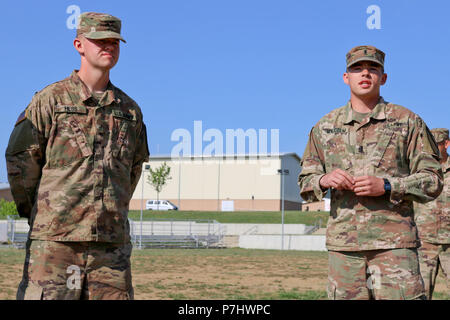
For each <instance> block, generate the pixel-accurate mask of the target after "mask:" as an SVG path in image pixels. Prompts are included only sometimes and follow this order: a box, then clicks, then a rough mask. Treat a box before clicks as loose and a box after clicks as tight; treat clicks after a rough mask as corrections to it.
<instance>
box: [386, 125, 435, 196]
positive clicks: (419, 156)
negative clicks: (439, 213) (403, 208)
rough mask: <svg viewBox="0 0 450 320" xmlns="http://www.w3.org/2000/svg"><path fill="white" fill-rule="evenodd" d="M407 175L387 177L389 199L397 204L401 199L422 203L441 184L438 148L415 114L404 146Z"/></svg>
mask: <svg viewBox="0 0 450 320" xmlns="http://www.w3.org/2000/svg"><path fill="white" fill-rule="evenodd" d="M407 158H408V163H409V169H410V175H409V176H407V177H404V178H398V177H392V178H389V181H390V183H391V188H392V190H391V197H390V200H391V202H392V203H394V204H398V203H400V202H402V201H403V200H411V201H417V202H420V203H425V202H428V201H432V200H434V199H435V198H437V197H438V196H439V194H440V193H441V191H442V188H443V175H442V168H441V165H440V164H439V149H438V147H437V144H436V142H435V140H434V138H433V135H432V134H431V132H430V130H429V129H428V128H427V126H426V124H425V123H424V122H423V120H422V119H420V118H419V117H416V119H415V121H414V124H413V128H412V130H411V134H410V139H409V145H408V149H407Z"/></svg>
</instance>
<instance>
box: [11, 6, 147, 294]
mask: <svg viewBox="0 0 450 320" xmlns="http://www.w3.org/2000/svg"><path fill="white" fill-rule="evenodd" d="M120 29H121V21H120V20H119V19H118V18H116V17H113V16H111V15H107V14H100V13H83V14H82V15H81V16H80V18H79V25H78V28H77V35H76V38H75V40H74V46H75V49H76V50H77V51H78V52H79V53H80V56H81V67H80V70H79V71H78V70H75V71H73V72H72V74H71V75H70V76H69V77H68V78H66V79H64V80H62V81H59V82H56V83H54V84H51V85H49V86H48V87H46V88H44V89H43V90H42V91H40V92H38V93H36V94H35V96H34V97H33V99H32V101H31V103H30V104H29V105H28V107H27V108H26V109H25V111H24V112H23V113H22V114H21V115H20V116H19V118H18V120H17V122H16V124H15V127H14V130H13V132H12V134H11V137H10V141H9V144H8V148H7V150H6V160H7V169H8V179H9V182H10V185H11V191H12V194H13V196H14V200H15V202H16V205H17V208H18V212H19V214H20V216H22V217H27V218H28V222H29V224H30V233H29V240H28V242H27V253H26V258H25V265H24V273H23V278H22V281H21V283H20V285H19V289H18V292H17V298H18V299H133V287H132V283H131V269H130V255H131V250H132V246H131V243H130V234H129V231H130V230H129V224H128V218H127V216H128V205H129V201H130V199H131V197H132V194H133V191H134V189H135V187H136V185H137V183H138V179H139V177H140V174H141V170H142V164H143V162H144V161H148V156H149V152H148V146H147V135H146V127H145V124H144V122H143V117H142V112H141V109H140V108H139V106H138V105H137V103H136V102H135V101H133V100H132V99H131V98H130V97H128V96H127V95H126V94H125V93H124V92H123V91H121V90H120V89H119V88H117V87H115V86H114V85H113V84H112V83H111V82H110V81H109V71H110V69H111V68H113V67H114V66H115V64H116V63H117V61H118V58H119V52H120V50H119V44H120V40H122V41H124V40H123V38H122V37H121V35H120ZM124 42H125V41H124Z"/></svg>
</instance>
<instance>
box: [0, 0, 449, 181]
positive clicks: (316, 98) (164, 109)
mask: <svg viewBox="0 0 450 320" xmlns="http://www.w3.org/2000/svg"><path fill="white" fill-rule="evenodd" d="M70 5H77V6H79V7H80V9H81V11H82V12H83V11H97V12H107V13H110V14H113V15H116V16H118V17H119V18H121V19H122V34H123V36H124V38H125V39H126V40H127V43H126V44H124V45H122V47H121V57H120V60H119V63H118V65H117V66H116V67H115V68H114V69H113V70H112V71H111V80H112V82H113V83H114V84H115V85H116V86H118V87H120V88H121V89H123V90H124V91H125V92H127V93H128V94H129V95H130V96H131V97H132V98H134V99H135V100H136V101H137V102H138V104H139V105H140V106H141V108H142V110H143V113H144V121H145V122H146V124H147V127H148V139H149V147H150V151H151V153H152V154H153V155H156V154H157V153H158V152H159V153H160V154H170V152H171V150H172V148H173V147H174V146H175V145H176V144H177V143H176V142H173V141H171V140H170V137H171V134H172V132H173V131H174V130H176V129H179V128H184V129H187V130H189V131H190V132H191V133H193V131H194V121H195V120H200V121H202V124H203V130H206V129H209V128H215V129H219V130H220V131H221V132H222V133H223V135H224V136H225V131H226V129H238V128H242V129H244V130H247V129H252V128H253V129H256V130H258V129H267V130H269V131H270V130H271V129H279V145H280V147H279V150H280V151H281V152H296V153H297V154H299V155H300V156H302V154H303V150H304V148H305V145H306V142H307V137H308V133H309V131H310V129H311V127H312V126H313V125H314V124H315V123H316V122H317V121H318V120H319V119H320V118H321V117H322V116H323V115H325V114H326V113H328V112H329V111H331V110H332V109H334V108H337V107H339V106H342V105H344V104H345V103H346V102H347V100H348V99H349V89H348V87H347V86H346V85H345V84H344V83H343V81H342V74H343V72H344V71H345V54H346V52H347V51H348V50H349V49H350V48H352V47H354V46H356V45H360V44H372V45H375V46H376V47H378V48H380V49H382V50H383V51H385V52H386V63H385V68H386V72H387V73H388V81H387V84H386V85H385V86H384V87H383V88H382V95H383V97H384V98H385V99H386V100H388V101H391V102H394V103H397V104H401V105H404V106H406V107H408V108H409V109H411V110H412V111H414V112H416V113H417V114H419V115H420V116H421V117H422V118H423V119H424V120H425V121H426V123H427V124H428V126H429V127H430V128H433V127H448V126H449V125H448V120H449V118H450V117H449V114H450V112H449V110H450V108H449V107H450V105H449V104H450V103H449V100H448V93H449V92H450V90H449V81H448V75H449V74H450V63H449V62H448V57H449V53H450V40H449V38H450V37H449V34H450V32H449V30H450V23H449V22H448V15H449V12H450V2H448V1H444V0H442V1H418V0H396V1H375V0H371V1H364V0H342V1H334V0H324V1H300V0H276V1H275V0H239V1H238V0H227V1H224V0H213V1H212V0H189V1H186V0H164V1H162V0H160V1H155V0H149V1H132V0H130V1H103V0H101V1H99V0H98V1H76V0H71V1H20V0H19V1H4V2H3V3H2V13H3V15H2V19H1V22H0V24H1V26H0V36H1V39H2V50H0V59H1V60H0V61H2V62H3V68H2V72H3V74H2V75H3V76H2V77H1V78H0V88H1V92H2V109H3V113H2V117H1V120H0V121H1V125H0V130H1V132H0V133H1V134H0V152H1V154H2V157H3V159H4V156H3V155H4V152H5V149H6V146H7V143H8V139H9V135H10V133H11V130H12V129H13V126H14V123H15V121H16V119H17V117H18V115H19V114H20V113H21V112H22V111H23V110H24V109H25V108H26V106H27V105H28V103H29V101H30V100H31V98H32V96H33V94H34V92H36V91H39V90H41V89H42V88H44V87H45V86H47V85H48V84H50V83H53V82H55V81H58V80H61V79H63V78H65V77H67V76H68V75H69V74H70V73H71V71H72V70H73V69H77V68H79V56H78V53H77V52H76V51H75V49H74V48H73V46H72V41H73V38H74V35H75V31H74V30H70V29H68V28H67V26H66V21H67V19H68V18H69V16H70V14H69V13H67V12H66V10H67V8H68V7H69V6H70ZM370 5H378V6H379V7H380V9H381V29H379V30H377V29H375V30H369V29H368V28H367V26H366V20H367V19H368V18H369V17H370V14H367V13H366V9H367V8H368V7H369V6H370ZM0 181H7V175H6V165H5V160H3V161H0Z"/></svg>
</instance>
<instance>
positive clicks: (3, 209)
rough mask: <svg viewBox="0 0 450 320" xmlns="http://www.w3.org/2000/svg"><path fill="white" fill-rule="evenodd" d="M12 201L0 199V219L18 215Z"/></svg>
mask: <svg viewBox="0 0 450 320" xmlns="http://www.w3.org/2000/svg"><path fill="white" fill-rule="evenodd" d="M18 214H19V213H18V212H17V208H16V204H15V203H14V201H6V200H5V199H0V219H6V217H8V216H14V215H18Z"/></svg>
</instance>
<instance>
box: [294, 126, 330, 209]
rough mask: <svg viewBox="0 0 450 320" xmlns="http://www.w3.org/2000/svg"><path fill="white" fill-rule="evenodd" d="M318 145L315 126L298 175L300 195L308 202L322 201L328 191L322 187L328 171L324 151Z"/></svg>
mask: <svg viewBox="0 0 450 320" xmlns="http://www.w3.org/2000/svg"><path fill="white" fill-rule="evenodd" d="M318 145H319V142H318V139H317V137H316V135H315V128H312V129H311V132H310V133H309V139H308V144H307V145H306V149H305V152H304V153H303V157H302V162H301V166H302V168H301V170H302V171H301V173H300V175H299V176H298V185H299V186H300V196H301V197H302V198H303V200H305V201H307V202H313V201H320V200H322V199H323V198H324V197H325V195H326V192H327V189H322V188H321V186H320V183H319V181H320V179H321V178H322V177H323V176H324V175H325V173H326V172H325V164H324V157H323V152H322V150H321V148H319V146H318Z"/></svg>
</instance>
